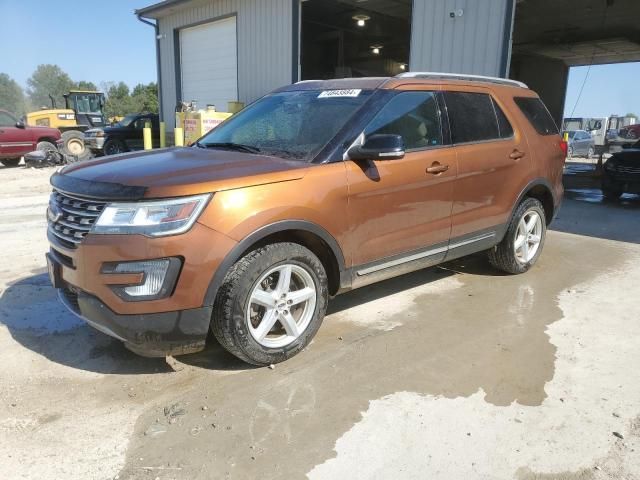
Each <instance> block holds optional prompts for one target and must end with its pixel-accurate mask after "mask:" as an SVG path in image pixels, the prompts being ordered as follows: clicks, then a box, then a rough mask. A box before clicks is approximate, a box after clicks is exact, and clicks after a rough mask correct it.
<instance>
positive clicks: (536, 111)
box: [513, 97, 559, 135]
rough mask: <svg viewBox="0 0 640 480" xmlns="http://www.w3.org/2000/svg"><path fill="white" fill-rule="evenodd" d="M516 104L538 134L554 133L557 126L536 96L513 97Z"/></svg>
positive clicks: (556, 131) (556, 130) (556, 132)
mask: <svg viewBox="0 0 640 480" xmlns="http://www.w3.org/2000/svg"><path fill="white" fill-rule="evenodd" d="M513 101H514V102H516V105H518V107H519V108H520V110H522V113H524V116H525V117H527V120H529V123H531V125H532V126H533V128H535V130H536V132H538V133H539V134H540V135H556V134H558V133H559V132H558V127H557V125H556V122H554V120H553V117H552V116H551V114H550V113H549V110H547V107H545V105H544V103H542V100H540V99H539V98H536V97H515V98H514V99H513Z"/></svg>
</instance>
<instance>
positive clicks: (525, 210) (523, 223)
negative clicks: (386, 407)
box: [489, 198, 547, 274]
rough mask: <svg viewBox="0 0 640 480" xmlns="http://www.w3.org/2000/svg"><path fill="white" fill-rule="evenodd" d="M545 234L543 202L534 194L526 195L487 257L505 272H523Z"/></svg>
mask: <svg viewBox="0 0 640 480" xmlns="http://www.w3.org/2000/svg"><path fill="white" fill-rule="evenodd" d="M546 234H547V222H546V217H545V214H544V208H543V207H542V204H541V203H540V201H539V200H537V199H535V198H526V199H525V200H524V201H523V202H522V203H520V205H518V208H517V209H516V211H515V213H514V215H513V218H512V219H511V222H510V223H509V227H508V228H507V233H506V234H505V236H504V238H503V239H502V241H501V242H500V243H499V244H498V245H496V246H495V247H493V248H492V249H491V250H489V261H490V262H491V264H492V265H493V266H494V267H496V268H498V269H500V270H503V271H505V272H507V273H513V274H517V273H524V272H526V271H527V270H529V269H530V268H531V267H532V266H533V265H534V264H535V263H536V261H537V260H538V257H540V253H541V252H542V246H543V245H544V239H545V236H546Z"/></svg>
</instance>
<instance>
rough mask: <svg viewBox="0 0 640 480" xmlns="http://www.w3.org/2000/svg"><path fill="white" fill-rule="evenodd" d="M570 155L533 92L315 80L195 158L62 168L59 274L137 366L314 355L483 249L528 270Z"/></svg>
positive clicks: (261, 103) (492, 82)
mask: <svg viewBox="0 0 640 480" xmlns="http://www.w3.org/2000/svg"><path fill="white" fill-rule="evenodd" d="M565 150H566V145H565V144H564V143H563V142H562V140H561V138H560V136H559V135H558V130H557V128H556V125H555V124H554V122H553V120H552V118H551V116H550V115H549V113H548V111H547V109H546V108H545V106H544V105H543V103H542V102H541V101H540V99H539V98H538V96H537V95H536V94H535V93H534V92H532V91H531V90H529V89H528V88H527V87H526V86H525V85H524V84H520V83H518V82H514V81H509V80H502V79H494V78H488V77H473V76H456V75H445V74H429V73H425V74H419V73H410V74H403V75H401V76H398V77H395V78H391V79H388V78H361V79H345V80H329V81H305V82H300V83H297V84H295V85H291V86H288V87H285V88H281V89H279V90H276V91H275V92H273V93H271V94H269V95H267V96H265V97H263V98H261V99H260V100H258V101H256V102H255V103H253V104H252V105H250V106H249V107H247V108H246V109H244V110H243V111H241V112H240V113H238V114H236V115H235V116H233V117H231V118H230V119H229V120H227V121H226V122H225V123H223V124H222V125H220V126H219V127H217V128H216V129H215V130H213V131H211V132H209V133H208V134H207V135H205V136H204V137H203V138H201V139H200V140H199V141H198V142H197V143H196V144H195V145H193V146H191V147H188V148H168V149H163V150H156V151H150V152H144V153H142V152H136V153H127V154H123V155H117V156H113V157H105V158H102V159H99V160H94V161H89V162H83V163H76V164H73V165H70V166H68V167H66V168H64V169H63V170H62V171H61V172H59V173H56V174H55V175H53V177H52V178H51V184H52V185H53V193H52V194H51V201H50V205H49V210H48V223H49V226H48V238H49V241H50V244H51V250H50V253H49V254H48V255H47V259H48V265H49V272H50V276H51V279H52V282H53V284H54V286H55V287H56V288H59V289H60V290H59V291H60V298H61V299H62V301H63V302H64V303H65V305H66V306H67V307H68V308H69V309H71V310H72V311H73V312H74V313H76V314H77V315H79V316H81V317H82V318H83V319H84V320H85V321H86V322H87V323H89V324H90V325H92V326H93V327H95V328H97V329H98V330H101V331H102V332H105V333H107V334H108V335H111V336H113V337H115V338H118V339H120V340H122V341H123V342H124V343H125V344H126V346H127V347H128V348H130V349H131V350H133V351H135V352H137V353H139V354H142V355H148V356H164V355H169V354H174V355H175V354H184V353H189V352H194V351H197V350H200V349H202V348H203V347H204V345H205V340H206V339H207V336H208V334H209V332H211V333H212V334H213V335H214V336H215V337H216V338H217V340H218V341H219V342H220V343H221V344H222V345H223V346H224V347H225V348H226V349H227V350H229V351H230V352H231V353H232V354H234V355H236V356H237V357H239V358H241V359H242V360H244V361H246V362H249V363H252V364H255V365H268V364H271V363H276V362H280V361H283V360H285V359H287V358H290V357H291V356H293V355H295V354H297V353H298V352H300V351H301V350H302V349H303V348H305V346H307V345H308V344H309V342H310V341H311V339H312V338H313V336H314V335H315V334H316V332H317V331H318V328H319V327H320V324H321V323H322V319H323V317H324V315H325V310H326V308H327V301H328V299H329V298H330V297H332V296H334V295H336V294H338V293H341V292H345V291H347V290H350V289H354V288H359V287H362V286H365V285H368V284H371V283H373V282H378V281H380V280H383V279H386V278H389V277H392V276H396V275H400V274H403V273H406V272H409V271H412V270H416V269H421V268H424V267H428V266H431V265H435V264H438V263H441V262H444V261H447V260H451V259H453V258H456V257H460V256H463V255H468V254H471V253H474V252H479V251H486V252H487V254H488V258H489V261H490V262H491V263H492V264H493V265H495V266H496V267H497V268H499V269H502V270H504V271H507V272H509V273H522V272H525V271H527V270H528V269H529V268H531V266H532V265H533V264H534V263H535V262H536V260H537V259H538V257H539V256H540V253H541V251H542V246H543V244H544V239H545V232H546V228H547V225H548V224H549V222H550V221H551V220H552V218H553V217H554V214H555V213H556V211H557V209H558V207H559V205H560V200H561V197H562V193H563V190H562V184H561V175H562V166H563V163H564V158H565V153H566V151H565Z"/></svg>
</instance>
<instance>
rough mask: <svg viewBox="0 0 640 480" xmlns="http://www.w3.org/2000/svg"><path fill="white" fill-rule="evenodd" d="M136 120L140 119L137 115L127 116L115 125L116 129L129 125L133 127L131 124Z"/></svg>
mask: <svg viewBox="0 0 640 480" xmlns="http://www.w3.org/2000/svg"><path fill="white" fill-rule="evenodd" d="M136 118H138V116H137V115H127V116H126V117H124V118H123V119H122V120H120V121H119V122H117V123H115V124H114V127H128V126H129V125H131V122H133V121H134V120H135V119H136Z"/></svg>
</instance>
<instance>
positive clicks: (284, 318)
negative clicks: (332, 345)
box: [245, 264, 317, 348]
mask: <svg viewBox="0 0 640 480" xmlns="http://www.w3.org/2000/svg"><path fill="white" fill-rule="evenodd" d="M316 301H317V292H316V286H315V283H314V281H313V278H312V277H311V275H310V274H309V272H307V271H306V270H305V269H304V268H302V267H301V266H299V265H295V264H284V265H278V266H277V267H274V268H272V269H270V270H269V271H267V272H266V273H265V274H264V275H262V277H260V279H259V280H258V281H257V282H256V284H255V286H254V287H253V290H252V291H251V294H250V296H249V302H248V305H247V310H246V314H245V315H246V321H247V325H248V327H249V332H250V333H251V336H252V337H253V338H254V340H255V341H256V342H258V343H259V344H260V345H262V346H264V347H268V348H280V347H285V346H287V345H289V344H291V343H293V342H294V341H296V340H297V339H298V338H299V337H300V336H301V335H302V334H303V333H304V331H305V330H306V329H307V327H308V326H309V323H310V322H311V320H312V318H313V315H314V312H315V308H316Z"/></svg>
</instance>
